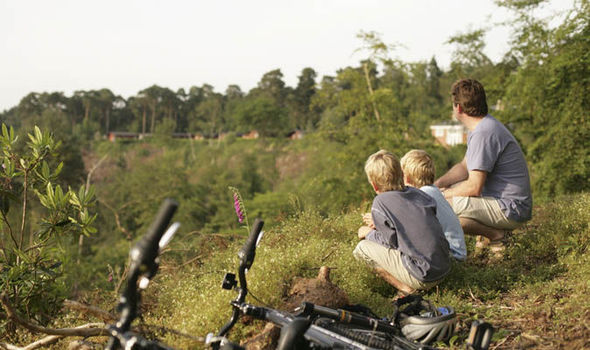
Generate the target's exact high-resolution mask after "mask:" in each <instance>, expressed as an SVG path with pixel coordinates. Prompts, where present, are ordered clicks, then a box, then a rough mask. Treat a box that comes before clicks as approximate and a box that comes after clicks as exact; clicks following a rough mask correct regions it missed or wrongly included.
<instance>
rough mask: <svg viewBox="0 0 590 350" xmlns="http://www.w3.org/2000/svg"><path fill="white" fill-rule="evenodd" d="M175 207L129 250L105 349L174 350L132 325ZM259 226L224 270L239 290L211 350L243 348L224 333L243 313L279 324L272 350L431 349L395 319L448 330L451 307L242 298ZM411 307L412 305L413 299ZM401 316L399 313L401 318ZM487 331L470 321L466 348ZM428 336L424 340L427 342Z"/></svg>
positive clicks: (163, 211)
mask: <svg viewBox="0 0 590 350" xmlns="http://www.w3.org/2000/svg"><path fill="white" fill-rule="evenodd" d="M177 206H178V204H177V203H176V202H175V201H173V200H170V199H167V200H165V201H164V203H163V204H162V206H161V207H160V209H159V211H158V214H157V215H156V219H155V220H154V222H153V223H152V225H151V226H150V228H149V229H148V232H147V233H146V234H145V236H144V237H143V238H142V239H141V240H140V241H139V242H138V243H137V244H136V245H135V246H134V247H133V248H132V249H131V251H130V268H129V275H128V278H127V283H126V287H125V290H124V292H123V293H122V294H121V297H120V300H119V305H118V310H119V312H120V314H121V316H120V319H119V321H118V322H117V323H116V324H115V325H110V326H108V327H107V329H108V330H109V332H110V334H111V336H110V338H109V342H108V344H107V346H106V349H108V350H115V349H142V350H145V349H150V350H151V349H153V350H173V349H172V348H170V347H168V346H166V345H164V344H162V343H160V342H159V341H157V340H155V341H153V340H148V339H146V338H145V337H143V336H142V335H141V334H138V333H136V332H133V331H131V323H132V322H133V320H134V319H135V318H136V317H137V316H138V314H139V312H138V304H139V302H140V300H141V293H140V291H141V290H143V289H145V288H146V287H147V285H148V284H149V280H150V279H151V278H153V277H154V275H155V274H156V272H157V270H158V262H159V261H158V255H159V252H160V251H161V249H162V248H163V247H164V246H165V245H166V244H167V243H168V242H169V240H170V239H171V238H172V235H173V234H174V232H175V231H176V229H177V228H178V224H176V223H175V224H173V225H171V226H170V228H168V230H166V228H167V227H168V225H169V224H170V221H171V218H172V216H173V214H174V212H175V210H176V208H177ZM263 225H264V223H263V221H262V220H260V219H256V220H255V222H254V224H253V226H252V230H251V232H250V234H249V236H248V239H247V240H246V243H245V244H244V246H243V247H242V248H241V249H240V251H239V253H238V256H239V258H240V264H239V267H238V275H237V278H238V279H237V280H236V275H235V274H233V273H227V274H226V275H225V277H224V279H223V283H222V288H224V289H235V290H237V291H238V296H237V297H236V299H234V300H233V301H232V302H231V305H232V315H231V317H230V320H229V321H228V322H227V323H226V324H225V325H224V326H223V327H222V328H221V330H220V331H219V332H218V333H217V335H213V334H209V335H207V337H206V339H205V343H206V344H207V345H209V346H210V347H211V348H212V349H243V348H242V347H241V346H240V345H238V344H235V343H232V342H231V341H229V339H228V338H227V334H228V333H229V331H230V330H231V329H232V328H233V326H234V325H235V324H236V322H237V321H238V319H239V318H240V317H242V316H244V315H248V316H251V317H253V318H256V319H260V320H265V321H268V322H272V323H274V324H276V325H278V326H279V327H281V334H280V338H279V340H278V343H277V349H280V350H287V349H366V350H373V349H393V350H418V349H433V348H431V347H430V346H428V345H426V344H421V343H417V342H414V341H411V340H409V339H407V338H405V336H404V334H403V333H402V332H401V328H402V327H400V323H403V322H404V321H408V320H409V324H410V325H411V326H414V327H413V330H414V331H415V330H416V329H420V328H422V329H428V328H430V329H432V328H433V327H432V325H433V323H432V322H431V321H432V320H437V321H440V322H438V324H439V325H442V326H445V325H446V326H448V327H446V328H445V331H452V329H451V326H454V322H452V319H453V317H454V311H453V310H452V309H451V308H449V309H448V310H447V311H448V312H449V314H448V315H429V316H425V315H422V316H420V315H414V316H412V315H407V314H403V312H402V311H403V310H402V311H400V312H399V313H398V314H397V315H394V317H393V318H392V320H384V319H379V318H378V317H377V316H375V315H366V314H362V313H359V312H352V311H347V310H342V309H331V308H327V307H324V306H320V305H314V304H311V303H303V304H302V306H301V307H300V308H299V310H298V311H297V312H296V313H288V312H286V311H281V310H277V309H273V308H269V307H263V306H256V305H252V304H249V303H246V302H245V299H246V296H247V294H248V287H247V286H248V284H247V280H246V272H247V270H248V269H250V268H251V267H252V264H253V263H254V258H255V255H256V246H257V243H258V241H259V239H260V238H261V236H260V234H261V231H262V226H263ZM407 304H411V303H407ZM414 305H417V304H415V303H414ZM406 306H407V305H406ZM429 310H430V312H434V313H436V312H437V310H436V309H434V308H431V309H429ZM405 311H407V310H405ZM402 315H404V316H403V317H402ZM447 321H451V322H447ZM447 323H448V324H447ZM451 323H452V325H451ZM442 333H444V331H443V332H441V334H442ZM492 333H493V328H492V327H491V326H490V325H489V324H487V323H481V322H480V323H477V324H475V323H474V325H473V326H472V329H471V332H470V337H469V339H468V342H467V344H468V347H469V348H470V349H474V350H480V349H482V350H483V349H487V346H488V345H489V342H490V339H491V335H492ZM431 335H432V334H430V336H431ZM447 335H448V334H447ZM435 338H436V337H435ZM433 339H434V338H429V339H428V340H429V341H431V340H433ZM439 340H441V339H439Z"/></svg>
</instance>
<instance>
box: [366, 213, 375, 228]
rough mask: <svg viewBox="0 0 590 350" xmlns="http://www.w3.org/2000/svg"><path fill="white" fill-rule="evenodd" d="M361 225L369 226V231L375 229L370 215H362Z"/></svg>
mask: <svg viewBox="0 0 590 350" xmlns="http://www.w3.org/2000/svg"><path fill="white" fill-rule="evenodd" d="M363 223H364V224H365V225H367V226H369V227H370V228H371V229H373V230H374V229H375V224H374V223H373V215H371V213H365V214H363Z"/></svg>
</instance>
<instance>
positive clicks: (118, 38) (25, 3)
mask: <svg viewBox="0 0 590 350" xmlns="http://www.w3.org/2000/svg"><path fill="white" fill-rule="evenodd" d="M571 2H572V0H551V1H550V2H549V4H547V5H546V6H545V11H546V13H552V12H553V11H558V10H562V9H565V8H569V7H570V6H571ZM509 16H510V14H509V12H508V11H506V10H505V9H500V8H498V7H496V6H495V4H494V2H493V1H492V0H403V1H402V0H358V1H352V0H297V1H286V0H250V1H244V0H210V1H203V0H186V1H181V0H167V1H155V0H141V1H140V0H117V1H115V0H101V1H84V0H52V1H45V0H38V1H33V0H0V111H3V110H7V109H9V108H11V107H13V106H16V105H17V104H18V103H19V101H20V99H21V98H23V97H24V96H26V95H27V94H28V93H30V92H54V91H61V92H63V93H65V94H66V96H71V95H72V93H73V92H74V91H76V90H93V89H101V88H108V89H110V90H111V91H113V93H115V94H117V95H121V96H123V97H124V98H128V97H129V96H133V95H136V94H137V93H138V92H139V91H140V90H142V89H144V88H147V87H149V86H151V85H154V84H157V85H159V86H162V87H167V88H170V89H172V90H174V91H176V90H178V89H179V88H184V89H185V90H188V89H189V88H190V87H191V86H202V85H203V84H209V85H212V86H213V87H214V89H215V91H217V92H220V93H223V92H224V91H225V89H226V88H227V86H228V85H230V84H237V85H239V86H240V88H241V89H242V91H244V92H247V91H249V90H250V89H251V88H253V87H255V86H256V84H257V83H258V81H259V80H260V78H261V77H262V76H263V75H264V73H267V72H269V71H271V70H274V69H280V70H281V72H282V73H283V75H284V81H285V82H286V84H287V85H289V86H293V87H294V86H296V85H297V78H298V76H299V75H300V73H301V71H302V69H303V68H306V67H311V68H313V69H314V70H315V71H316V72H317V73H318V81H319V79H321V77H322V76H325V75H335V74H336V71H337V70H338V69H341V68H344V67H347V66H357V65H358V64H359V62H360V61H361V60H362V59H364V58H366V57H367V53H366V52H362V51H359V50H357V49H358V48H360V47H361V46H362V44H363V43H362V41H361V40H360V39H358V38H357V34H358V33H360V32H361V31H364V32H370V31H375V32H377V33H379V34H380V36H381V39H382V40H383V42H385V43H387V44H397V45H398V48H397V49H396V50H395V51H393V52H392V53H391V56H392V57H394V58H399V59H401V60H403V61H405V62H416V61H429V60H430V59H431V58H432V57H433V56H434V57H435V58H436V60H437V62H438V64H439V66H440V67H441V68H444V69H446V68H448V67H449V65H450V63H451V54H452V52H453V50H454V47H453V46H452V45H449V44H446V42H447V41H448V39H449V38H450V37H451V36H453V35H456V34H460V33H465V32H467V31H469V30H473V29H479V28H488V34H487V36H486V48H485V50H484V51H485V53H486V54H487V55H488V57H490V58H491V59H492V60H493V61H494V62H497V61H498V60H500V59H501V58H502V56H503V54H504V53H505V52H506V51H507V49H508V45H509V44H508V43H509V40H510V37H511V33H510V30H509V29H508V28H506V27H505V26H501V25H499V23H500V22H502V21H505V20H506V19H508V18H510V17H509Z"/></svg>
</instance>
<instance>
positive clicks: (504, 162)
mask: <svg viewBox="0 0 590 350" xmlns="http://www.w3.org/2000/svg"><path fill="white" fill-rule="evenodd" d="M451 94H452V102H453V114H454V116H455V117H456V118H457V120H459V121H460V122H461V123H462V124H463V125H465V127H467V129H468V130H469V134H468V136H467V152H466V153H465V158H464V159H463V161H461V162H460V163H458V164H456V165H455V166H453V167H452V168H451V169H450V170H449V171H448V172H447V173H446V174H444V175H443V176H441V177H440V178H439V179H438V180H436V181H435V183H434V184H435V185H436V186H438V187H439V188H441V189H443V194H444V195H445V198H447V200H448V201H449V203H450V204H451V206H452V207H453V210H454V211H455V213H456V214H457V216H458V217H459V220H460V222H461V226H462V227H463V231H465V233H466V234H470V235H481V236H483V237H485V238H486V239H487V242H488V243H489V246H490V247H491V248H496V250H497V251H501V250H502V249H503V248H504V245H503V240H504V238H505V237H506V235H507V234H508V233H509V232H510V231H511V230H513V229H515V228H517V227H519V226H521V225H522V224H523V223H524V222H526V221H527V220H530V218H531V212H532V204H533V203H532V196H531V187H530V181H529V171H528V168H527V164H526V161H525V158H524V154H523V152H522V150H521V148H520V146H519V145H518V142H517V141H516V139H515V138H514V136H512V134H511V133H510V131H508V129H507V128H506V127H505V126H504V125H503V124H502V123H500V122H499V121H498V120H496V119H495V118H494V117H492V116H491V115H489V114H488V106H487V102H486V95H485V91H484V88H483V86H482V85H481V84H480V83H479V82H478V81H476V80H472V79H463V80H459V81H457V82H455V83H454V84H453V87H452V89H451Z"/></svg>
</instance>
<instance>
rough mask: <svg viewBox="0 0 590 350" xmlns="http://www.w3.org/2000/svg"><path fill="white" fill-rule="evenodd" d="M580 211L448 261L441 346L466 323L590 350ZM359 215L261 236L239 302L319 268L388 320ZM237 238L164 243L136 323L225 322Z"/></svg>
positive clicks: (549, 211)
mask: <svg viewBox="0 0 590 350" xmlns="http://www.w3.org/2000/svg"><path fill="white" fill-rule="evenodd" d="M589 207H590V194H579V195H573V196H566V197H559V198H557V199H555V200H554V201H553V202H548V203H543V204H542V205H541V206H537V207H535V211H534V214H533V220H532V221H531V222H529V223H528V224H527V225H526V226H525V227H523V228H521V229H519V230H517V231H515V232H514V235H513V236H512V238H511V243H510V245H509V247H508V249H507V251H506V255H505V258H504V259H503V260H502V261H500V262H492V261H490V260H488V259H487V257H486V256H485V255H484V256H480V257H474V256H473V252H472V251H470V252H469V254H470V255H469V258H468V260H467V262H464V263H458V262H457V263H454V265H453V270H452V272H451V273H450V275H449V276H448V277H447V278H446V280H445V281H444V282H443V283H441V284H440V285H439V286H438V287H436V288H434V289H432V290H430V291H429V292H428V293H427V294H426V295H425V297H426V298H427V299H429V300H431V301H432V302H433V303H434V304H436V305H449V306H452V307H454V308H455V310H456V311H457V314H458V316H459V323H458V325H459V326H458V330H457V336H456V337H455V338H454V339H453V340H452V341H451V344H450V345H449V344H440V345H441V346H443V347H450V348H457V347H461V348H463V347H464V345H463V344H464V341H465V338H466V336H467V333H468V329H469V326H470V324H471V322H472V320H474V319H484V320H486V321H488V322H490V323H491V324H492V325H494V327H495V329H496V332H495V335H494V337H493V343H492V348H519V349H520V348H541V349H560V348H568V349H570V348H574V349H577V348H588V347H590V340H589V339H590V321H589V320H590V298H588V295H589V294H590V282H589V280H588V276H590V251H589V246H590V211H589V210H588V208H589ZM360 213H361V210H360V209H359V210H356V211H353V212H349V213H347V214H343V215H340V216H337V217H332V218H323V217H322V216H320V215H319V214H317V213H315V212H310V211H306V212H302V213H300V214H299V215H297V216H296V217H292V218H288V219H286V220H284V221H283V222H282V223H281V224H280V225H278V226H276V227H275V228H273V229H270V230H268V231H267V232H266V233H265V235H264V237H263V239H262V241H261V244H260V246H259V248H258V250H257V253H256V261H255V263H254V265H253V267H252V268H251V270H250V271H249V272H248V282H249V288H250V290H251V295H249V297H248V301H249V302H252V303H254V304H260V303H264V304H267V305H271V306H273V307H280V306H281V305H282V304H283V303H284V300H285V297H286V295H287V293H288V291H289V288H290V286H291V283H292V281H293V280H294V279H295V278H297V277H315V276H316V275H317V273H318V270H319V267H320V266H322V265H326V266H329V267H331V268H332V273H331V280H332V282H334V283H335V284H337V285H338V286H339V287H340V288H341V289H343V290H344V291H346V292H347V294H348V296H349V299H350V301H351V303H353V304H357V303H360V304H364V305H366V306H368V307H370V308H371V309H372V310H373V311H374V312H375V313H377V314H379V315H383V316H386V315H388V314H390V313H391V312H392V309H391V302H390V300H391V298H392V297H393V296H394V295H395V294H396V291H395V290H394V289H393V288H392V287H390V286H389V285H388V284H387V283H385V282H383V281H382V280H381V279H379V278H377V277H376V276H375V275H374V274H373V273H372V272H371V270H370V269H369V268H367V267H366V266H364V265H363V264H360V263H359V262H358V261H356V260H355V259H354V258H353V257H352V250H353V249H354V246H355V245H356V242H357V238H356V229H357V228H358V226H359V225H360V224H361V215H360ZM245 238H246V232H245V230H242V232H234V233H231V234H217V235H203V236H200V237H197V238H193V239H192V240H191V241H190V242H187V241H178V242H173V246H172V250H171V252H169V253H166V254H164V256H163V261H162V264H161V271H160V273H159V274H158V275H157V276H156V278H155V279H154V280H153V282H152V284H151V285H150V288H148V290H147V293H146V295H145V296H144V299H143V300H144V303H143V305H142V306H143V309H144V313H143V322H144V323H145V324H150V325H158V326H163V327H166V328H170V329H175V330H178V331H181V332H184V333H188V334H191V335H194V336H200V337H204V336H205V335H206V334H207V333H210V332H212V333H216V332H217V331H218V330H219V329H220V327H221V326H222V325H223V324H224V323H225V322H226V321H227V320H228V319H229V316H230V314H231V306H230V305H229V301H230V300H232V299H233V298H235V296H236V294H235V292H234V291H226V290H222V289H221V288H220V284H221V280H222V278H223V275H224V274H225V273H226V272H235V271H236V268H237V265H238V257H237V251H238V250H239V248H240V247H241V245H242V244H243V242H244V241H245ZM174 245H176V247H177V248H178V247H182V250H183V251H186V249H187V248H188V249H189V250H190V252H188V253H186V256H188V257H190V258H191V259H189V260H190V261H188V260H182V259H181V256H179V255H178V254H174V248H175V246H174ZM473 246H474V239H473V238H472V237H468V249H469V248H472V247H473ZM105 294H112V293H102V294H100V293H98V294H95V296H98V297H97V298H96V299H95V301H96V302H102V303H101V305H102V307H103V308H104V309H107V310H112V308H113V307H114V304H115V302H116V298H115V297H114V296H113V297H112V300H110V301H107V299H108V298H106V297H105ZM89 295H91V294H89ZM253 296H255V298H254V297H253ZM86 301H87V302H89V303H93V302H92V300H86ZM68 323H70V326H72V325H75V324H79V323H80V320H77V318H76V317H70V316H68V315H66V316H65V317H64V318H62V319H61V321H60V326H67V324H68ZM263 326H264V325H263V324H262V323H260V322H258V321H256V322H252V321H248V322H238V324H237V325H236V327H235V328H234V329H233V330H232V332H231V337H232V339H233V340H240V339H243V338H245V337H248V336H251V335H253V334H256V333H257V332H259V331H260V330H261V329H262V327H263ZM151 335H155V336H158V337H159V338H160V339H162V340H163V341H164V342H165V343H167V344H169V345H171V346H173V347H175V348H179V349H193V348H203V344H202V343H200V342H195V341H192V340H188V339H187V338H183V337H179V336H175V335H171V334H170V333H168V334H151ZM26 338H28V337H25V338H22V339H26ZM29 339H30V338H29ZM56 346H57V347H56V348H63V347H64V346H65V345H64V343H61V342H60V343H58V344H57V345H56Z"/></svg>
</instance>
